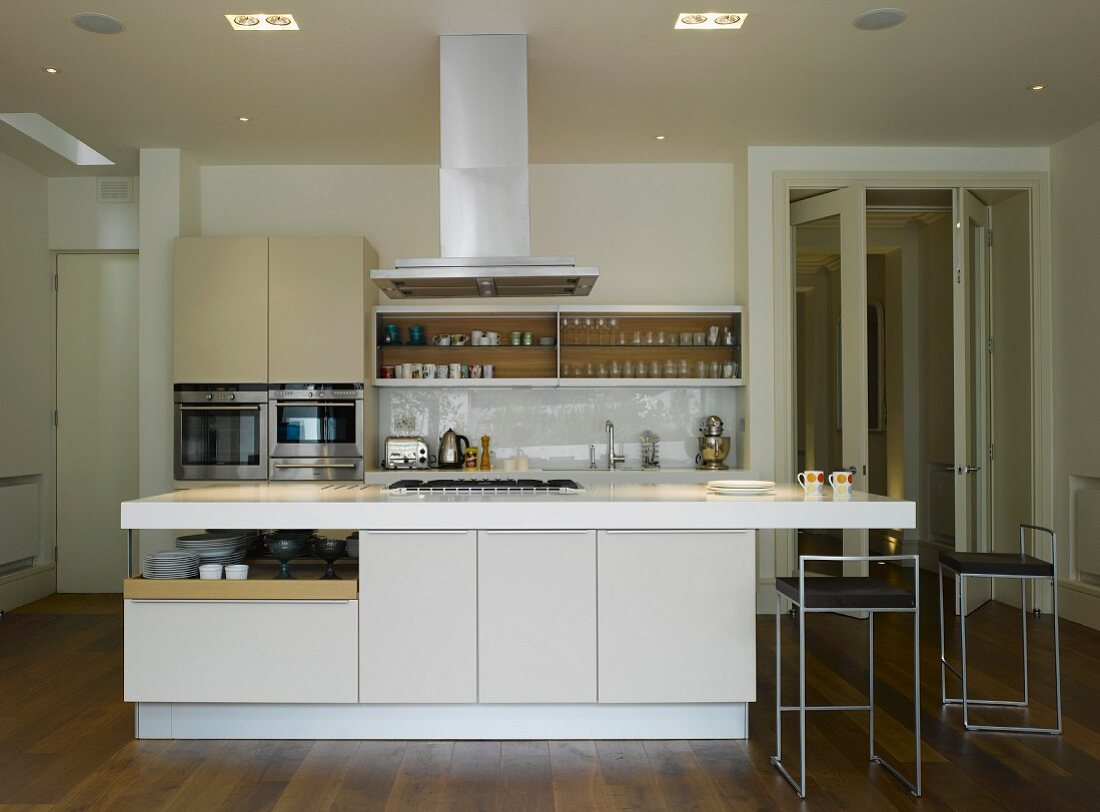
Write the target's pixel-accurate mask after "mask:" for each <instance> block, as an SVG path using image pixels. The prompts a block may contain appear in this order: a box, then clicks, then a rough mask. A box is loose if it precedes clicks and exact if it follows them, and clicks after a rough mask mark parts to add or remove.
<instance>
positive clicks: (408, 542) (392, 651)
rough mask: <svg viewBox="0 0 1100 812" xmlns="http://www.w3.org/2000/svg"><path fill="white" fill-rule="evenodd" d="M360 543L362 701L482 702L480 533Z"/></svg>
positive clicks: (397, 535)
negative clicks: (479, 664) (479, 681)
mask: <svg viewBox="0 0 1100 812" xmlns="http://www.w3.org/2000/svg"><path fill="white" fill-rule="evenodd" d="M359 537H360V545H359V598H360V604H359V701H360V702H387V703H404V702H410V703H434V702H477V533H476V532H474V531H472V530H456V531H448V530H436V531H432V530H424V531H409V532H398V531H388V532H387V531H380V532H370V531H365V530H364V531H362V532H361V533H360V534H359Z"/></svg>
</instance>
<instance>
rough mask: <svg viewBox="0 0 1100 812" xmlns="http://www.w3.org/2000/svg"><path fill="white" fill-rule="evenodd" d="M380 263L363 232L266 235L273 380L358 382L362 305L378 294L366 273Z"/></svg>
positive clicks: (363, 323) (360, 377)
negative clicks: (357, 234)
mask: <svg viewBox="0 0 1100 812" xmlns="http://www.w3.org/2000/svg"><path fill="white" fill-rule="evenodd" d="M377 264H378V254H377V252H376V251H375V250H374V249H373V248H372V247H371V245H370V243H368V242H367V241H366V240H365V239H363V238H362V237H271V238H270V241H269V259H268V287H269V314H270V318H269V319H268V329H267V344H268V353H269V362H268V370H269V379H270V381H271V382H272V383H311V382H327V383H348V382H351V383H354V382H361V381H363V379H364V373H365V370H364V367H363V354H364V345H365V343H366V342H365V338H366V336H365V332H366V307H367V306H368V305H369V304H373V303H374V302H375V301H376V297H377V294H376V288H375V287H374V286H373V285H371V284H370V283H369V282H368V280H367V273H368V272H369V270H370V269H371V268H374V267H376V266H377ZM367 297H369V302H368V301H367Z"/></svg>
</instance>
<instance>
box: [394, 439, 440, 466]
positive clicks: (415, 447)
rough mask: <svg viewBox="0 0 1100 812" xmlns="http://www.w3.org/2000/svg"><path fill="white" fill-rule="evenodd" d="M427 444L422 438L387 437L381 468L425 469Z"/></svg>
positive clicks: (427, 462) (426, 464) (427, 460)
mask: <svg viewBox="0 0 1100 812" xmlns="http://www.w3.org/2000/svg"><path fill="white" fill-rule="evenodd" d="M428 464H429V459H428V444H427V443H426V442H424V438H423V437H387V438H386V443H385V447H384V452H383V457H382V467H383V468H427V467H428Z"/></svg>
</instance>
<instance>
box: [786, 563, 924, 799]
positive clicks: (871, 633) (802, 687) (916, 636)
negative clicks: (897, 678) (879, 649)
mask: <svg viewBox="0 0 1100 812" xmlns="http://www.w3.org/2000/svg"><path fill="white" fill-rule="evenodd" d="M807 561H841V562H845V561H856V562H868V563H870V562H877V561H908V562H910V563H911V564H912V565H913V586H914V589H913V592H912V593H911V594H912V596H913V606H912V607H911V608H870V607H865V606H859V605H858V600H859V598H858V597H856V598H853V600H852V601H851V605H848V606H844V607H826V608H816V607H815V608H807V600H806V562H807ZM791 580H793V579H791ZM810 580H811V581H816V580H818V578H817V577H816V576H813V577H811V579H810ZM820 580H835V579H830V578H822V579H820ZM861 580H863V577H861ZM866 580H871V579H870V577H869V576H866ZM899 591H900V590H899ZM907 594H908V593H907ZM798 596H799V597H798V599H797V600H796V599H794V598H792V597H790V596H786V597H787V599H788V600H790V601H791V603H793V604H794V605H795V606H797V607H798V704H797V705H784V704H783V699H782V693H781V691H782V684H783V683H782V673H783V671H782V659H783V658H782V645H781V644H782V635H781V629H780V618H781V617H782V615H783V612H782V598H783V597H784V596H783V595H781V593H780V592H779V590H778V589H777V590H776V593H775V755H774V756H772V757H771V763H772V764H773V765H774V766H775V768H776V769H777V770H778V771H779V773H780V775H782V776H783V777H784V778H785V779H786V780H787V782H788V783H789V784H790V785H791V786H792V787H794V790H795V792H796V793H798V797H799V798H805V797H806V712H807V711H826V710H834V711H859V710H863V711H867V712H868V716H869V724H868V734H867V742H868V757H869V759H870V760H871V761H872V762H874V763H875V764H878V765H879V766H881V767H882V768H884V769H885V770H886V771H887V772H889V773H890V774H891V775H893V776H894V777H895V778H896V779H898V781H900V782H901V783H902V784H903V785H904V786H905V788H906V789H908V790H909V792H910V793H911V794H912V795H914V796H916V797H918V798H919V797H920V794H921V748H920V742H921V735H920V731H921V727H920V560H919V556H917V555H887V556H830V555H802V556H799V557H798ZM848 611H855V612H867V613H868V617H867V623H868V626H867V638H868V645H867V659H868V672H869V676H868V689H867V694H868V696H867V704H866V705H809V706H808V705H807V704H806V614H807V613H810V612H833V613H836V612H848ZM879 612H902V613H911V614H912V615H913V746H914V750H915V754H916V776H915V779H916V780H915V782H911V781H910V780H909V779H908V778H906V777H905V776H904V775H902V773H901V771H900V770H898V769H897V768H896V767H894V766H893V765H892V764H890V763H889V762H888V761H886V760H885V759H883V758H882V757H881V756H880V755H878V754H877V753H876V752H875V615H876V614H877V613H879ZM795 711H797V712H798V748H799V772H800V776H799V780H796V779H795V778H794V776H792V775H791V774H790V772H789V771H788V770H787V768H786V767H785V766H784V764H783V725H782V722H783V714H784V713H789V712H795Z"/></svg>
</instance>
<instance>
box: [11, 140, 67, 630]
mask: <svg viewBox="0 0 1100 812" xmlns="http://www.w3.org/2000/svg"><path fill="white" fill-rule="evenodd" d="M46 188H47V184H46V178H45V176H44V175H41V174H39V173H38V172H36V171H34V170H33V169H30V168H29V167H27V166H24V165H23V164H21V163H20V162H18V161H16V160H15V159H13V158H10V157H9V156H7V155H5V154H3V153H0V382H2V386H3V393H4V394H3V397H2V398H0V425H2V426H3V427H4V428H3V431H2V432H0V491H5V492H6V493H7V494H9V495H12V494H14V493H15V492H16V491H15V490H14V489H15V488H19V486H21V485H30V486H31V487H30V488H19V492H20V493H23V494H29V496H28V503H27V504H25V505H24V507H26V508H27V509H29V510H30V511H32V512H31V514H30V515H31V516H32V517H33V516H34V513H37V521H34V519H33V518H32V519H31V520H30V522H29V523H28V524H27V525H23V526H22V527H14V526H12V524H11V522H12V521H13V516H14V515H15V514H16V513H23V511H22V510H13V509H12V505H11V504H10V503H7V502H5V504H7V505H8V508H7V509H6V510H3V511H0V535H4V536H5V540H6V541H10V538H8V537H9V536H10V535H11V534H15V533H20V534H27V533H30V534H35V535H37V539H34V540H33V541H32V543H31V544H30V547H31V548H32V549H33V550H34V552H35V564H36V566H34V567H32V568H30V569H24V570H22V571H21V572H16V573H9V574H7V575H0V609H10V608H12V607H13V606H18V605H20V604H22V603H26V602H27V601H31V600H35V599H36V598H39V597H42V596H44V595H48V594H50V593H51V592H53V591H54V575H53V543H54V542H53V539H54V535H53V528H54V518H53V516H54V498H53V380H54V376H53V367H54V350H53V347H54V340H53V291H52V278H53V265H52V263H51V261H50V253H49V248H48V238H47V203H46V194H47V193H46ZM9 487H12V488H13V490H11V491H7V490H6V489H7V488H9ZM4 495H5V494H4V493H0V498H2V497H4ZM19 501H23V500H19ZM35 501H36V502H37V504H34V503H35ZM24 515H27V514H25V513H24Z"/></svg>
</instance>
